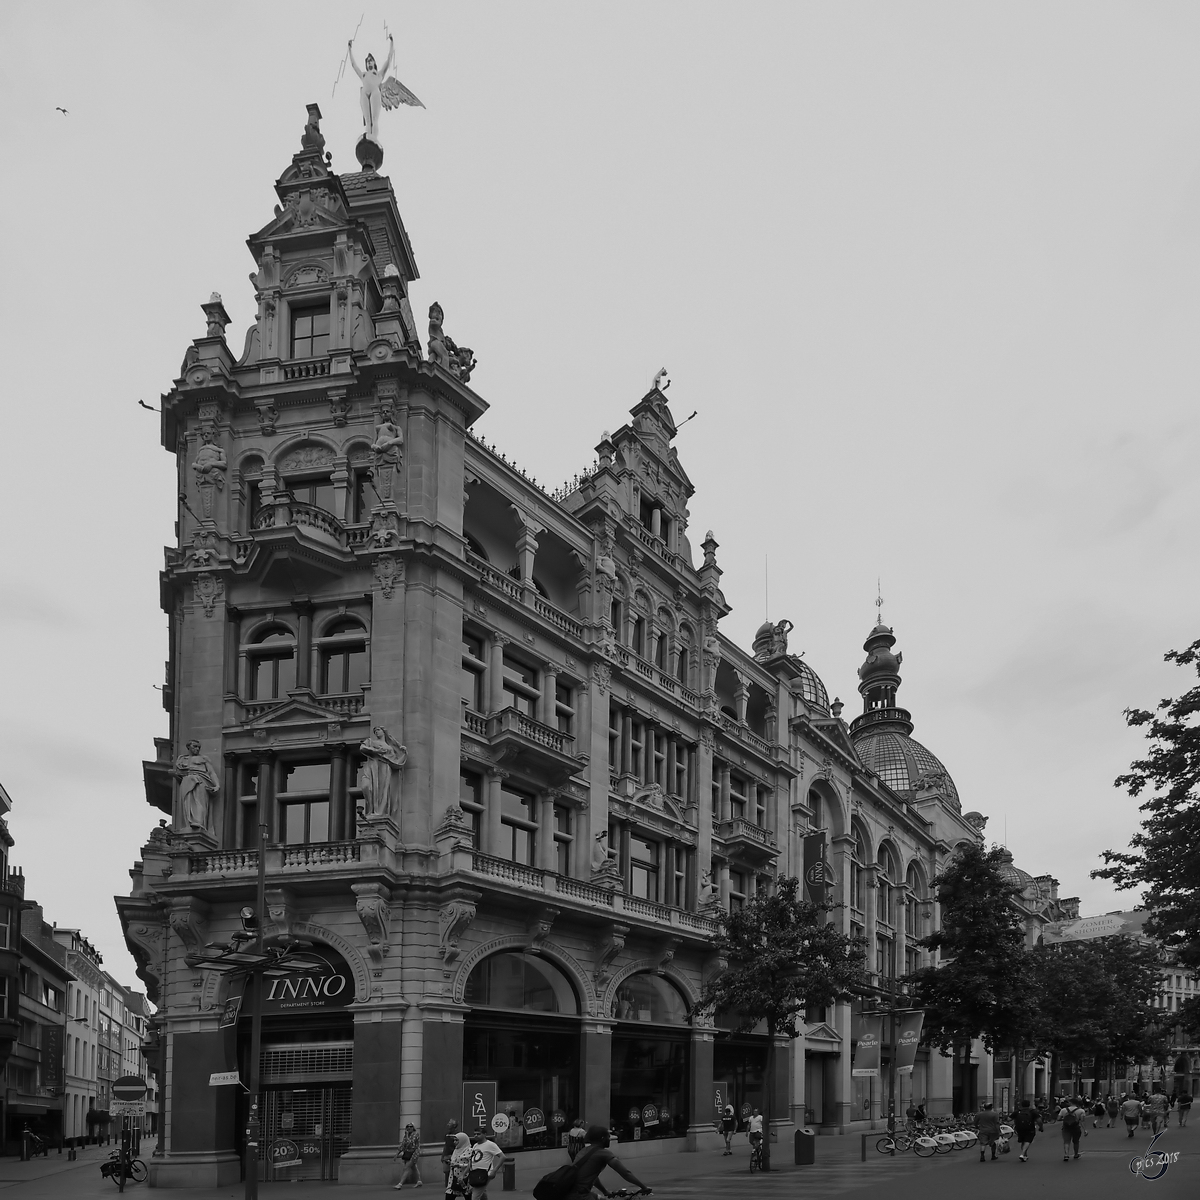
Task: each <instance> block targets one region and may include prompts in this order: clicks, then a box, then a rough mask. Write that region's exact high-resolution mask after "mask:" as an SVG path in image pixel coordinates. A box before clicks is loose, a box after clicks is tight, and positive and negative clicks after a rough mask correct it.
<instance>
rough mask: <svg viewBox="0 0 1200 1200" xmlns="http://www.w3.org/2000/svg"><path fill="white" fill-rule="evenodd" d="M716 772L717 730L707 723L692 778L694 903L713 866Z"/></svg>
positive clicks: (702, 734) (701, 730) (696, 756)
mask: <svg viewBox="0 0 1200 1200" xmlns="http://www.w3.org/2000/svg"><path fill="white" fill-rule="evenodd" d="M712 772H713V732H712V729H711V728H710V727H709V726H707V725H702V726H701V727H700V744H699V746H698V747H697V749H696V754H695V770H694V772H693V774H694V776H695V778H694V779H693V780H692V781H691V786H692V788H693V789H694V790H693V793H692V794H693V797H694V799H695V803H696V808H695V812H696V870H695V877H696V878H695V880H694V882H693V884H692V887H693V888H694V889H695V892H694V893H693V898H692V903H693V904H694V903H695V897H696V895H697V894H698V893H699V887H700V880H701V878H702V876H703V874H704V872H705V871H707V870H709V868H710V867H711V865H712V834H713V828H712V827H713V817H714V815H715V814H714V813H713V811H712Z"/></svg>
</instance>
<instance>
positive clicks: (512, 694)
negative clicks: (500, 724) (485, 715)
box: [503, 654, 540, 717]
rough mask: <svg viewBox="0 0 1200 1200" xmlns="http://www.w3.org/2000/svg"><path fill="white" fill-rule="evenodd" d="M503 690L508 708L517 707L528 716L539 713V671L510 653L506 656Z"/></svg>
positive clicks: (518, 710)
mask: <svg viewBox="0 0 1200 1200" xmlns="http://www.w3.org/2000/svg"><path fill="white" fill-rule="evenodd" d="M503 691H504V706H505V707H506V708H515V709H516V710H517V712H519V713H521V714H522V715H523V716H526V717H535V716H536V715H537V705H538V700H539V699H540V693H539V692H538V674H537V671H536V670H534V668H533V667H530V666H528V665H526V664H525V663H523V662H521V661H519V660H518V659H515V658H513V657H511V656H510V655H508V654H505V656H504V683H503Z"/></svg>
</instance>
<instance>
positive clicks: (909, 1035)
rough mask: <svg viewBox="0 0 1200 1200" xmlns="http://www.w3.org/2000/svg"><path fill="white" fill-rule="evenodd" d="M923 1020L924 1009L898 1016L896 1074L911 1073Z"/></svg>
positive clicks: (915, 1059)
mask: <svg viewBox="0 0 1200 1200" xmlns="http://www.w3.org/2000/svg"><path fill="white" fill-rule="evenodd" d="M924 1022H925V1010H924V1009H918V1010H917V1011H916V1012H908V1013H905V1014H904V1015H903V1017H901V1018H900V1033H899V1035H898V1036H897V1038H896V1074H897V1075H911V1074H912V1069H913V1064H914V1063H915V1062H916V1061H917V1044H918V1043H919V1042H920V1040H921V1026H922V1025H923V1024H924Z"/></svg>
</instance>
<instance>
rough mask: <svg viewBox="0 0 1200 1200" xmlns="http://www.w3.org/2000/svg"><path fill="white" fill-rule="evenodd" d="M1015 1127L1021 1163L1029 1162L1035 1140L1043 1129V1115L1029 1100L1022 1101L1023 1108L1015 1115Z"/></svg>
mask: <svg viewBox="0 0 1200 1200" xmlns="http://www.w3.org/2000/svg"><path fill="white" fill-rule="evenodd" d="M1013 1127H1014V1129H1015V1130H1016V1134H1017V1146H1018V1147H1019V1148H1020V1151H1021V1154H1020V1157H1019V1161H1020V1162H1028V1161H1029V1151H1030V1150H1031V1149H1032V1148H1033V1139H1034V1138H1035V1137H1036V1136H1037V1132H1038V1130H1039V1129H1042V1128H1043V1125H1042V1114H1041V1113H1039V1112H1038V1110H1037V1109H1036V1108H1034V1107H1033V1105H1032V1104H1030V1103H1029V1101H1028V1100H1022V1101H1021V1107H1020V1108H1018V1109H1017V1111H1016V1112H1015V1113H1013Z"/></svg>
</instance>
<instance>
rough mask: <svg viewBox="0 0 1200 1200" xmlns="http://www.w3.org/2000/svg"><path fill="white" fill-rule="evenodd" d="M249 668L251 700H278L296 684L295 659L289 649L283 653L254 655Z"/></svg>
mask: <svg viewBox="0 0 1200 1200" xmlns="http://www.w3.org/2000/svg"><path fill="white" fill-rule="evenodd" d="M251 670H252V671H253V681H254V682H253V685H252V688H251V692H252V695H251V697H250V698H251V699H252V700H278V699H280V698H281V697H283V696H286V695H287V694H288V692H290V691H292V690H293V689H294V688H295V686H296V659H295V657H294V655H293V654H292V651H291V650H290V649H289V650H287V651H286V652H285V653H284V654H280V653H275V654H271V655H269V656H268V655H263V656H262V657H259V656H257V655H256V656H255V657H254V658H253V659H251Z"/></svg>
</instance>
